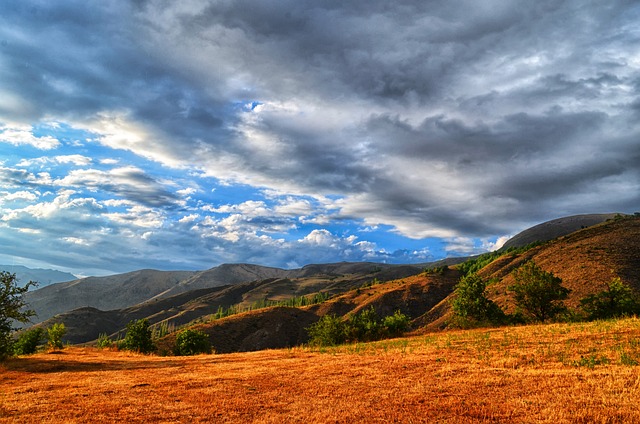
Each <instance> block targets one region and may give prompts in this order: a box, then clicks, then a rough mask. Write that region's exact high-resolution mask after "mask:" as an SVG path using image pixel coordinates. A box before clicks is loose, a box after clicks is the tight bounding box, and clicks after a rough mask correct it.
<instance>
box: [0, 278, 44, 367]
mask: <svg viewBox="0 0 640 424" xmlns="http://www.w3.org/2000/svg"><path fill="white" fill-rule="evenodd" d="M35 285H37V283H35V282H33V281H29V282H28V283H27V284H26V285H25V286H24V287H18V281H17V279H16V274H10V273H8V272H6V271H0V360H4V359H6V358H7V357H8V356H10V355H12V354H13V343H14V341H13V337H12V334H11V333H12V332H13V331H15V328H14V327H13V322H14V321H17V322H21V323H23V324H24V323H27V322H29V318H31V317H32V316H34V315H35V312H34V311H33V310H30V309H29V310H25V309H24V308H25V307H26V306H27V304H26V302H25V301H24V297H23V295H24V294H25V293H26V292H27V291H28V290H29V288H30V287H31V286H35Z"/></svg>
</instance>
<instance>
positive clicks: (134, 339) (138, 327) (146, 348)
mask: <svg viewBox="0 0 640 424" xmlns="http://www.w3.org/2000/svg"><path fill="white" fill-rule="evenodd" d="M151 336H152V334H151V328H150V327H149V321H147V320H146V319H140V320H134V321H131V322H129V323H128V324H127V334H126V335H125V337H124V339H123V340H122V341H121V342H120V346H119V347H120V348H121V349H124V350H131V351H134V352H140V353H151V352H153V351H155V350H156V346H155V345H154V343H153V339H152V337H151Z"/></svg>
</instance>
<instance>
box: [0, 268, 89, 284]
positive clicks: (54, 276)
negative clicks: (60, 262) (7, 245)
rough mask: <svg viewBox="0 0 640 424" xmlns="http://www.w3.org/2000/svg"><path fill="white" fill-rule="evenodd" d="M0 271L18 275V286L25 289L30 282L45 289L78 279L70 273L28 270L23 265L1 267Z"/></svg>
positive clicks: (51, 270) (50, 270)
mask: <svg viewBox="0 0 640 424" xmlns="http://www.w3.org/2000/svg"><path fill="white" fill-rule="evenodd" d="M0 271H6V272H9V273H11V274H16V278H17V279H18V285H20V286H21V287H24V286H25V285H26V284H27V283H28V282H29V281H35V282H37V283H38V287H45V286H48V285H50V284H55V283H61V282H64V281H71V280H77V279H78V277H76V276H75V275H73V274H69V273H68V272H62V271H56V270H55V269H41V268H27V267H26V266H22V265H0Z"/></svg>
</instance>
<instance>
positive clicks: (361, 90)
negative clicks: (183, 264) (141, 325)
mask: <svg viewBox="0 0 640 424" xmlns="http://www.w3.org/2000/svg"><path fill="white" fill-rule="evenodd" d="M0 12H2V13H0V40H2V43H1V44H0V54H2V56H3V57H4V58H5V59H6V60H5V61H4V62H3V63H4V64H3V69H2V75H1V76H0V81H1V82H2V84H0V85H1V86H2V89H1V90H2V92H1V93H0V122H3V124H2V126H1V127H0V141H1V142H2V143H1V144H2V147H1V148H3V149H7V151H10V155H7V159H6V160H7V162H3V164H2V165H1V168H0V183H1V184H2V185H1V186H0V189H2V190H3V191H5V192H7V193H17V192H22V191H24V192H35V190H38V191H40V192H41V193H44V192H46V191H47V190H51V191H55V190H59V189H63V190H74V191H76V192H77V194H76V195H75V196H76V197H78V198H89V197H91V198H94V199H95V200H96V202H98V204H99V205H100V206H102V207H103V208H110V209H109V211H108V212H104V210H102V209H100V212H98V209H95V208H94V209H93V212H91V213H92V214H94V215H91V216H92V217H93V218H95V219H96V222H95V223H94V224H96V225H98V224H97V223H98V222H100V224H99V225H105V226H106V227H108V228H112V229H113V231H114V233H116V234H124V232H122V233H121V232H120V229H121V227H119V226H120V225H121V226H122V228H124V229H127V230H128V231H132V233H131V234H136V235H137V236H139V235H141V234H146V235H145V238H144V239H140V241H138V242H137V243H141V244H140V246H139V247H140V249H141V250H143V249H144V248H145V246H146V247H149V248H151V247H150V246H159V245H161V244H162V243H168V240H169V238H164V237H167V236H165V233H163V231H165V230H166V231H169V229H173V230H175V231H177V232H178V235H176V236H175V238H176V240H178V242H177V243H178V244H177V246H179V249H183V250H181V251H184V252H189V254H190V255H192V257H195V256H198V255H196V253H195V249H196V248H195V247H193V248H189V247H188V246H189V243H190V242H193V234H194V233H195V234H196V235H197V236H198V237H199V238H198V243H201V244H197V246H198V248H202V249H204V252H205V254H203V255H202V256H201V257H202V258H206V257H208V258H214V257H215V258H219V259H220V260H222V259H235V260H241V261H248V260H249V259H257V262H261V263H262V262H263V261H264V260H267V259H265V258H269V259H268V260H271V261H273V262H272V264H283V263H302V261H303V260H304V259H302V258H308V259H309V260H313V258H312V257H311V256H310V255H309V256H305V253H303V252H295V249H294V248H291V249H289V246H297V248H298V250H300V249H299V248H300V245H301V244H302V243H306V244H305V246H311V245H313V246H315V248H317V249H318V251H315V250H313V252H312V253H318V256H317V257H318V258H330V257H331V258H334V259H335V258H362V257H364V256H363V255H369V254H371V255H372V257H375V258H378V259H381V258H386V259H385V260H401V258H404V257H405V256H403V255H411V254H414V253H412V252H415V255H417V256H419V255H423V256H428V255H430V254H433V252H431V251H429V249H426V250H425V251H424V252H423V251H422V249H421V248H419V247H416V248H415V249H414V248H413V247H415V246H414V245H413V244H412V247H411V248H408V249H404V250H403V249H397V248H396V247H397V246H394V247H393V248H389V249H385V246H383V244H382V242H372V241H370V240H368V239H367V240H364V237H362V234H365V233H358V235H359V236H360V237H361V238H362V239H358V240H357V241H349V240H350V239H349V237H351V236H353V234H354V232H353V231H351V232H350V231H345V232H344V233H339V232H338V231H336V230H335V229H336V228H338V227H340V229H341V230H343V229H344V228H346V224H344V225H345V227H341V225H343V223H346V222H350V223H355V225H356V226H358V227H371V228H380V230H376V231H377V232H381V231H388V232H390V233H391V234H393V235H394V236H398V237H400V236H401V237H403V238H404V239H405V241H406V242H407V244H411V243H412V242H413V241H414V240H426V239H428V238H430V237H437V238H445V239H447V240H449V241H450V243H449V249H450V250H451V251H452V252H453V251H455V252H471V251H478V250H481V249H491V248H493V246H496V245H497V244H499V239H498V238H499V237H501V236H502V235H504V234H515V233H516V232H518V231H520V230H522V229H524V228H525V227H527V226H529V225H533V224H536V223H539V222H541V221H544V220H547V219H552V218H556V217H558V216H562V215H571V214H577V213H587V212H609V211H620V212H634V211H635V210H637V205H638V203H639V202H640V194H639V193H640V165H639V164H640V150H639V149H638V143H637V140H638V137H639V136H640V124H639V122H640V120H638V116H639V114H638V110H639V108H638V99H640V84H639V83H638V81H640V59H639V58H640V47H638V46H640V36H639V35H638V32H637V30H636V27H637V22H638V19H640V7H639V6H638V5H637V4H635V3H633V2H626V1H611V2H591V3H584V2H578V1H568V2H561V3H559V2H555V1H552V0H544V1H537V2H530V3H522V2H519V3H513V2H502V1H483V2H477V1H471V0H468V1H460V2H436V1H421V2H418V1H408V2H402V4H399V3H398V4H396V3H394V4H393V5H390V4H389V3H388V2H382V1H372V2H367V4H366V5H360V4H357V3H353V2H328V3H322V4H318V3H312V2H306V1H295V2H294V1H289V0H285V1H281V2H278V3H277V4H276V3H273V2H272V3H259V4H256V3H251V4H249V3H248V2H245V1H235V2H226V3H225V2H209V1H204V0H202V1H199V0H195V1H190V2H173V3H167V2H160V1H147V2H138V3H127V2H122V3H100V4H99V5H87V4H86V3H82V2H77V1H70V2H64V3H59V2H49V3H42V2H32V1H26V2H19V3H17V4H11V5H4V6H0ZM51 122H54V123H58V125H59V127H58V128H57V129H56V128H53V126H52V125H51V124H50V123H51ZM72 130H77V131H80V130H82V132H83V137H76V136H75V135H74V134H72V133H73V131H72ZM56 131H57V132H56ZM10 149H13V150H10ZM45 149H49V150H55V153H56V155H46V156H44V157H43V156H42V155H43V153H42V152H43V151H44V150H45ZM34 150H36V151H37V152H38V154H37V155H34V154H31V153H32V152H33V151H34ZM22 152H31V153H30V154H29V155H24V157H20V156H21V153H22ZM18 157H20V159H17V158H18ZM162 174H166V175H167V176H166V178H162V179H161V178H158V177H157V176H158V175H162ZM174 177H177V178H174ZM222 187H226V188H227V189H228V190H227V191H226V193H231V192H232V191H234V190H235V191H236V192H237V193H235V194H233V193H231V194H227V195H226V196H227V197H224V196H223V195H222V194H220V192H222V191H224V190H217V191H215V190H216V189H217V188H222ZM247 187H250V188H252V189H253V190H249V189H246V188H247ZM212 189H213V190H214V191H212ZM247 192H251V194H247ZM255 192H259V193H260V195H259V196H254V194H255ZM212 193H213V194H212ZM241 196H246V197H244V198H240V197H241ZM45 197H46V196H45ZM49 197H51V196H49ZM72 197H73V196H72ZM21 200H23V201H31V200H29V199H27V198H24V199H21ZM116 200H126V201H127V202H129V203H120V204H118V205H116V204H108V203H107V202H108V201H116ZM32 201H33V202H34V204H35V203H36V202H40V203H38V204H42V202H41V200H40V199H35V200H32ZM49 202H51V199H50V198H49ZM45 203H46V202H45ZM136 207H137V209H136ZM67 212H69V210H67ZM6 213H7V214H9V215H10V214H11V213H13V212H11V211H9V210H8V211H7V212H6ZM22 213H26V212H24V211H23V212H21V214H22ZM106 213H108V214H109V215H106ZM74 218H77V216H75V215H74ZM145 220H148V223H149V227H148V228H147V229H146V230H145V232H144V233H137V232H136V231H138V230H133V229H132V228H140V231H142V229H141V228H142V223H143V222H144V221H145ZM74 222H75V221H74ZM116 223H117V224H118V225H116ZM25 225H26V224H25ZM110 225H111V226H113V227H109V226H110ZM24 228H35V227H24ZM149 228H152V229H153V230H149ZM383 228H384V229H385V230H382V229H383ZM192 229H193V230H192ZM123 231H124V230H123ZM325 231H326V232H325ZM373 233H376V232H373ZM366 234H367V237H368V235H369V234H371V233H366ZM66 237H76V238H78V239H82V240H84V238H83V237H82V236H81V235H70V236H66ZM307 237H309V238H308V239H307ZM87 240H88V239H87ZM300 240H306V241H304V242H302V241H300ZM489 240H492V241H489ZM113 243H114V246H120V245H119V244H118V243H117V242H116V241H115V240H114V241H113ZM154 243H155V244H154ZM314 243H315V244H314ZM323 243H325V244H323ZM357 243H362V244H360V245H357ZM368 243H373V244H374V245H375V246H376V247H374V246H373V245H370V244H368ZM483 243H484V244H483ZM492 243H493V244H492ZM67 244H68V243H67ZM325 248H326V249H327V250H326V251H325V250H322V249H325ZM278 249H283V250H282V252H286V253H282V254H277V255H275V256H274V255H272V254H271V253H272V252H273V251H274V250H278ZM329 249H334V252H335V253H336V254H335V255H334V256H331V255H330V251H329ZM405 250H406V252H405ZM225 252H229V253H225ZM323 252H324V253H323ZM371 252H373V253H371ZM419 252H422V253H419ZM425 252H426V253H425ZM155 254H156V253H153V254H151V255H152V256H153V255H155ZM157 255H158V256H157V257H161V253H160V251H159V250H158V252H157ZM338 255H342V256H338ZM358 255H359V256H358ZM133 256H135V255H132V257H133ZM417 256H416V257H417ZM199 257H200V256H199ZM185 261H187V260H186V259H185ZM189 263H191V262H189Z"/></svg>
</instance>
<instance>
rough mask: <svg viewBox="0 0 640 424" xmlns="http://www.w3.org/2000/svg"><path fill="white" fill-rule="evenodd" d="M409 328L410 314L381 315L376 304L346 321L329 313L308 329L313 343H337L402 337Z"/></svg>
mask: <svg viewBox="0 0 640 424" xmlns="http://www.w3.org/2000/svg"><path fill="white" fill-rule="evenodd" d="M408 328H409V317H407V316H406V315H405V314H403V313H401V312H400V311H396V312H395V313H394V314H393V315H388V316H386V317H384V318H381V317H379V316H378V314H377V313H376V310H375V309H374V307H373V306H372V307H370V308H368V309H364V310H363V311H361V312H360V313H358V314H353V315H351V316H350V317H349V319H347V320H346V321H345V320H343V319H342V318H341V317H338V316H336V315H325V316H323V317H322V318H320V320H318V321H317V322H315V323H314V324H312V325H311V326H310V327H309V328H308V329H307V332H308V334H309V344H310V345H312V346H335V345H339V344H342V343H346V342H370V341H374V340H379V339H382V338H386V337H395V336H399V335H401V334H402V333H404V332H405V331H407V329H408Z"/></svg>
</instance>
